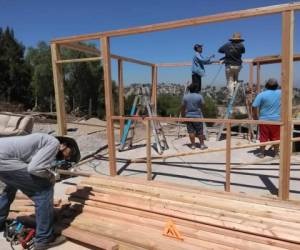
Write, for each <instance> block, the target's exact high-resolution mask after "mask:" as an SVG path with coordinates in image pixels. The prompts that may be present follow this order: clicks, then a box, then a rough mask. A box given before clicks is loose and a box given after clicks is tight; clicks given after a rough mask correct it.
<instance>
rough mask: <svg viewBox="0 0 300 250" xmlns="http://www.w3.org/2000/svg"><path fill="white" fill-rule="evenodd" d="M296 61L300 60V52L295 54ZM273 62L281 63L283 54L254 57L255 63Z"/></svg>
mask: <svg viewBox="0 0 300 250" xmlns="http://www.w3.org/2000/svg"><path fill="white" fill-rule="evenodd" d="M294 61H300V54H295V55H294ZM272 63H281V56H280V55H271V56H262V57H256V58H254V59H253V64H254V65H257V64H260V65H262V64H272Z"/></svg>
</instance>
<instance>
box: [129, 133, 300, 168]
mask: <svg viewBox="0 0 300 250" xmlns="http://www.w3.org/2000/svg"><path fill="white" fill-rule="evenodd" d="M293 141H300V137H296V138H293ZM280 143H281V140H277V141H268V142H261V143H253V144H244V145H239V146H234V147H231V148H230V149H231V150H238V149H244V148H253V147H259V146H268V145H278V144H280ZM290 144H291V141H290ZM223 151H226V148H213V149H205V150H193V151H189V152H180V153H172V154H164V155H158V156H152V160H153V159H167V158H172V157H178V156H188V155H197V154H206V153H215V152H223ZM128 161H129V162H131V163H139V162H145V157H141V158H133V159H128Z"/></svg>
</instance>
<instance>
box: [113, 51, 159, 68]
mask: <svg viewBox="0 0 300 250" xmlns="http://www.w3.org/2000/svg"><path fill="white" fill-rule="evenodd" d="M111 58H114V59H117V60H123V61H126V62H130V63H135V64H139V65H144V66H150V67H152V66H153V65H154V64H153V63H150V62H146V61H141V60H137V59H134V58H129V57H125V56H119V55H115V54H111Z"/></svg>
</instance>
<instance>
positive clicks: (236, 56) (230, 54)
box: [219, 42, 245, 66]
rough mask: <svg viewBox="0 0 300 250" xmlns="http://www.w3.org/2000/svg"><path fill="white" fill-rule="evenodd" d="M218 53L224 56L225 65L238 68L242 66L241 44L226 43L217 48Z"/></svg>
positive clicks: (242, 48) (243, 50)
mask: <svg viewBox="0 0 300 250" xmlns="http://www.w3.org/2000/svg"><path fill="white" fill-rule="evenodd" d="M219 53H223V54H225V56H224V62H225V65H226V66H227V65H232V66H240V65H241V64H242V54H244V53H245V47H244V45H243V44H242V43H241V42H238V43H237V42H228V43H226V44H224V45H223V46H222V47H221V48H219Z"/></svg>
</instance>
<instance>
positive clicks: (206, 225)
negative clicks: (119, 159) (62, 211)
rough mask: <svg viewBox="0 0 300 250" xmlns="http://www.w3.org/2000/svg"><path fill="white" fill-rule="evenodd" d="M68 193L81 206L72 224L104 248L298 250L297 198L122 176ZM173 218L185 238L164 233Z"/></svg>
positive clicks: (84, 184) (101, 179) (73, 204)
mask: <svg viewBox="0 0 300 250" xmlns="http://www.w3.org/2000/svg"><path fill="white" fill-rule="evenodd" d="M66 193H67V194H68V195H69V201H71V206H70V209H73V210H74V211H77V214H76V216H75V217H73V218H72V220H70V219H69V220H65V221H64V223H67V224H68V225H69V228H68V229H70V230H75V231H76V230H79V232H80V233H81V237H83V235H84V233H87V234H89V235H88V236H90V237H91V238H90V239H92V238H93V237H94V238H97V236H98V237H100V238H99V239H100V240H99V241H100V243H99V241H98V243H99V244H98V243H97V246H98V247H100V248H104V249H114V248H112V247H111V246H112V245H114V244H113V243H115V244H118V247H119V249H164V250H165V249H172V250H173V249H185V250H186V249H223V250H227V249H253V250H257V249H266V250H267V249H268V250H275V249H293V250H296V249H300V203H298V202H283V201H277V200H274V199H268V198H253V197H249V196H246V195H242V194H232V193H225V192H220V191H211V190H210V191H209V190H205V189H201V188H196V187H192V186H185V185H178V184H171V183H164V182H158V181H152V182H149V181H144V180H141V179H138V178H130V177H121V176H117V177H101V176H99V177H98V176H97V177H88V178H85V179H84V180H83V181H82V182H81V183H80V184H79V185H78V186H77V187H76V186H75V187H71V188H68V189H67V190H66ZM169 220H172V221H173V223H174V224H175V226H176V229H177V230H178V232H179V233H180V234H181V236H182V237H183V240H178V239H174V238H171V237H168V236H165V235H163V232H164V228H165V226H166V223H167V222H168V221H169ZM72 237H73V238H76V232H75V233H74V234H72ZM72 237H71V238H72ZM101 240H104V241H105V243H104V244H103V245H102V246H101ZM92 243H93V241H90V244H92ZM106 243H107V244H108V245H107V247H106ZM109 244H110V245H109ZM116 247H117V246H116ZM116 249H117V248H116Z"/></svg>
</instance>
